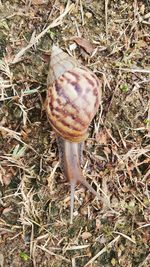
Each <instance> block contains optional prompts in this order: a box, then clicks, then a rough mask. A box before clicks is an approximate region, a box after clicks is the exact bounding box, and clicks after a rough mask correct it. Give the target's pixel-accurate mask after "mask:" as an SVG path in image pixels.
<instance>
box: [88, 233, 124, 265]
mask: <svg viewBox="0 0 150 267" xmlns="http://www.w3.org/2000/svg"><path fill="white" fill-rule="evenodd" d="M119 238H120V235H118V236H117V237H116V238H115V239H113V240H112V241H111V242H110V243H108V245H107V246H105V247H104V248H103V249H101V250H100V251H99V252H98V253H97V254H96V255H95V256H94V257H93V258H92V259H90V260H89V261H88V262H87V263H86V264H85V265H84V267H87V266H88V265H90V264H92V263H93V262H94V261H95V260H96V259H97V258H98V257H99V256H100V255H102V254H103V253H104V252H105V251H106V250H107V248H110V247H111V246H112V245H113V244H114V243H115V242H116V241H118V240H119Z"/></svg>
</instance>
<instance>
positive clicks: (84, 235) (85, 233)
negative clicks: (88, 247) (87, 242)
mask: <svg viewBox="0 0 150 267" xmlns="http://www.w3.org/2000/svg"><path fill="white" fill-rule="evenodd" d="M81 236H82V238H83V239H88V238H90V237H91V236H92V234H91V233H90V232H83V233H82V235H81Z"/></svg>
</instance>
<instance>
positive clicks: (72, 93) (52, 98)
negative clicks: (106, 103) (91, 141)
mask: <svg viewBox="0 0 150 267" xmlns="http://www.w3.org/2000/svg"><path fill="white" fill-rule="evenodd" d="M47 84H48V90H47V101H46V110H47V114H48V118H49V121H50V123H51V125H52V127H53V129H54V130H55V132H56V133H57V134H58V135H59V136H60V137H62V138H64V139H67V140H69V141H72V142H80V141H82V140H84V139H85V138H86V136H87V130H88V127H89V125H90V122H91V120H92V119H93V117H94V115H95V113H96V112H97V109H98V107H99V104H100V98H101V83H100V81H99V79H98V78H97V77H96V75H95V74H94V73H92V72H91V71H90V70H88V69H86V68H84V67H83V66H80V65H79V63H78V62H77V61H75V60H74V59H73V58H72V57H71V56H69V55H68V54H67V53H64V52H63V51H62V50H61V49H60V48H58V47H56V46H53V47H52V53H51V59H50V69H49V74H48V79H47Z"/></svg>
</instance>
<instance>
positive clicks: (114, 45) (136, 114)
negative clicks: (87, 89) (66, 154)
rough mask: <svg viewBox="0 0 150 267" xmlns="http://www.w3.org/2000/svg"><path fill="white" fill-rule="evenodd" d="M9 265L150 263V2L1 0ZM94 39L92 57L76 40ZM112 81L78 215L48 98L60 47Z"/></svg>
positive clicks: (1, 199) (1, 162) (3, 262)
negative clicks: (54, 49) (55, 47)
mask: <svg viewBox="0 0 150 267" xmlns="http://www.w3.org/2000/svg"><path fill="white" fill-rule="evenodd" d="M0 6H1V11H2V12H1V13H0V57H1V59H0V266H1V267H8V266H14V267H21V266H24V267H29V266H34V267H38V266H40V267H53V266H54V267H59V266H63V267H69V266H72V267H77V266H80V267H84V266H86V267H100V266H104V267H105V266H106V267H111V266H117V267H118V266H119V267H126V266H128V267H147V266H150V254H149V253H150V251H149V246H150V234H149V232H150V231H149V227H150V183H149V181H150V167H149V166H150V99H149V96H150V87H149V83H150V56H149V55H150V50H149V43H150V35H149V25H150V13H149V12H150V10H149V6H148V1H136V0H134V1H131V0H130V1H102V2H101V4H100V3H99V1H96V0H95V1H89V0H86V1H82V0H76V1H70V2H67V1H61V0H56V1H48V0H32V1H25V0H22V1H18V0H16V1H0ZM75 36H79V37H84V38H85V39H87V40H90V42H91V43H93V47H94V50H93V52H92V54H91V55H89V54H87V53H86V52H85V51H84V50H83V49H82V48H81V47H80V46H79V45H77V44H75V43H74V42H73V37H75ZM53 42H54V43H58V44H59V45H60V47H62V48H64V49H66V50H67V51H68V52H69V53H70V54H73V55H74V56H76V57H77V58H78V59H79V60H81V61H82V62H83V64H84V65H86V66H88V67H89V68H91V69H92V70H94V71H95V73H96V74H97V76H98V77H99V78H100V79H102V80H103V99H102V105H101V108H100V110H99V113H98V114H97V115H96V117H95V120H94V121H93V123H92V125H91V127H90V136H89V138H88V140H87V141H86V144H85V150H84V162H83V172H84V175H85V176H86V177H87V179H88V180H89V182H90V183H91V184H92V185H93V186H94V187H96V188H97V190H98V191H99V193H100V194H101V197H102V200H101V201H98V200H96V199H93V196H90V194H89V193H88V192H87V191H86V190H85V189H84V188H83V187H81V186H79V187H78V188H77V190H76V193H75V212H74V223H73V225H70V224H69V220H70V218H69V217H70V208H69V205H70V188H69V184H68V182H67V181H66V180H65V178H64V177H63V175H62V173H61V171H60V168H59V162H58V151H57V145H56V140H55V134H54V133H53V131H52V130H51V128H50V125H49V123H48V122H47V119H46V115H45V111H44V109H43V102H44V99H45V91H46V77H47V71H48V59H49V55H50V49H51V45H52V43H53Z"/></svg>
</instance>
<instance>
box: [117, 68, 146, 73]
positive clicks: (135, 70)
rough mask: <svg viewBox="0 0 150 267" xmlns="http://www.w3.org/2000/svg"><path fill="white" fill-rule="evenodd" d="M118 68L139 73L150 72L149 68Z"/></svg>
mask: <svg viewBox="0 0 150 267" xmlns="http://www.w3.org/2000/svg"><path fill="white" fill-rule="evenodd" d="M119 70H123V71H127V72H140V73H150V70H145V69H129V68H127V69H126V68H119Z"/></svg>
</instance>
